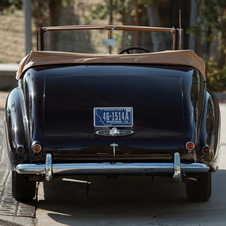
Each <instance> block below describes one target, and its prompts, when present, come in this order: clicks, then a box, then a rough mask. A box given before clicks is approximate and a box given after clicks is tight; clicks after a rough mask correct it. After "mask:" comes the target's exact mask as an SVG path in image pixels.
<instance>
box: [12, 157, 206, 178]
mask: <svg viewBox="0 0 226 226" xmlns="http://www.w3.org/2000/svg"><path fill="white" fill-rule="evenodd" d="M15 170H16V171H17V173H19V174H37V175H38V174H45V175H46V180H48V181H49V180H51V179H52V175H53V174H77V175H84V174H86V175H89V174H153V173H160V174H161V173H172V174H173V178H174V179H180V177H181V173H207V172H208V171H209V167H208V166H207V165H205V164H201V163H190V164H183V163H180V154H179V153H175V154H174V163H121V162H116V163H109V162H104V163H65V164H64V163H62V164H53V163H52V156H51V154H47V155H46V164H42V165H38V164H19V165H17V166H16V169H15Z"/></svg>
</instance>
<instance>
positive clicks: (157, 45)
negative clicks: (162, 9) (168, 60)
mask: <svg viewBox="0 0 226 226" xmlns="http://www.w3.org/2000/svg"><path fill="white" fill-rule="evenodd" d="M147 11H148V19H149V26H151V27H160V26H161V24H160V16H159V11H158V6H157V0H153V2H152V3H150V2H149V1H147ZM151 37H152V42H153V51H154V52H158V51H162V50H165V49H166V44H165V42H164V37H163V33H162V32H151Z"/></svg>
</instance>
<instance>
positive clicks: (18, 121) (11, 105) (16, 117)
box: [5, 88, 29, 169]
mask: <svg viewBox="0 0 226 226" xmlns="http://www.w3.org/2000/svg"><path fill="white" fill-rule="evenodd" d="M20 92H22V91H21V90H20V89H19V88H15V89H14V90H12V91H11V93H10V94H9V96H8V98H7V101H6V107H5V147H6V151H7V153H8V157H9V160H10V163H11V166H12V169H14V167H15V166H16V165H17V164H19V163H24V162H27V161H28V157H29V150H28V149H29V145H28V139H29V136H28V135H27V134H28V133H27V117H26V113H25V112H26V111H22V105H21V101H20V98H22V95H21V93H20ZM19 146H20V147H21V146H22V147H24V149H25V152H24V153H23V154H18V152H17V149H18V147H19Z"/></svg>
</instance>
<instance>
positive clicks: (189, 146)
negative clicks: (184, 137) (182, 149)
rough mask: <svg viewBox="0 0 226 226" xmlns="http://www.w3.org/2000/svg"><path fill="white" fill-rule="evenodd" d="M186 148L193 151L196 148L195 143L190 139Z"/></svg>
mask: <svg viewBox="0 0 226 226" xmlns="http://www.w3.org/2000/svg"><path fill="white" fill-rule="evenodd" d="M186 148H187V150H188V151H192V150H193V149H194V148H195V144H194V143H193V142H191V141H189V142H188V143H187V144H186Z"/></svg>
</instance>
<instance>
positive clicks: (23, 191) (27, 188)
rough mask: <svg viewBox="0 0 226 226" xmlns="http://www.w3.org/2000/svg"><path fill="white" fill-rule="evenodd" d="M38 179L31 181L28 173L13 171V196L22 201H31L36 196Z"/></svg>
mask: <svg viewBox="0 0 226 226" xmlns="http://www.w3.org/2000/svg"><path fill="white" fill-rule="evenodd" d="M35 191H36V181H29V180H27V179H26V175H23V174H18V173H17V172H16V171H12V196H13V197H14V198H15V199H16V200H17V201H20V202H26V201H31V200H32V199H33V198H34V196H35Z"/></svg>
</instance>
